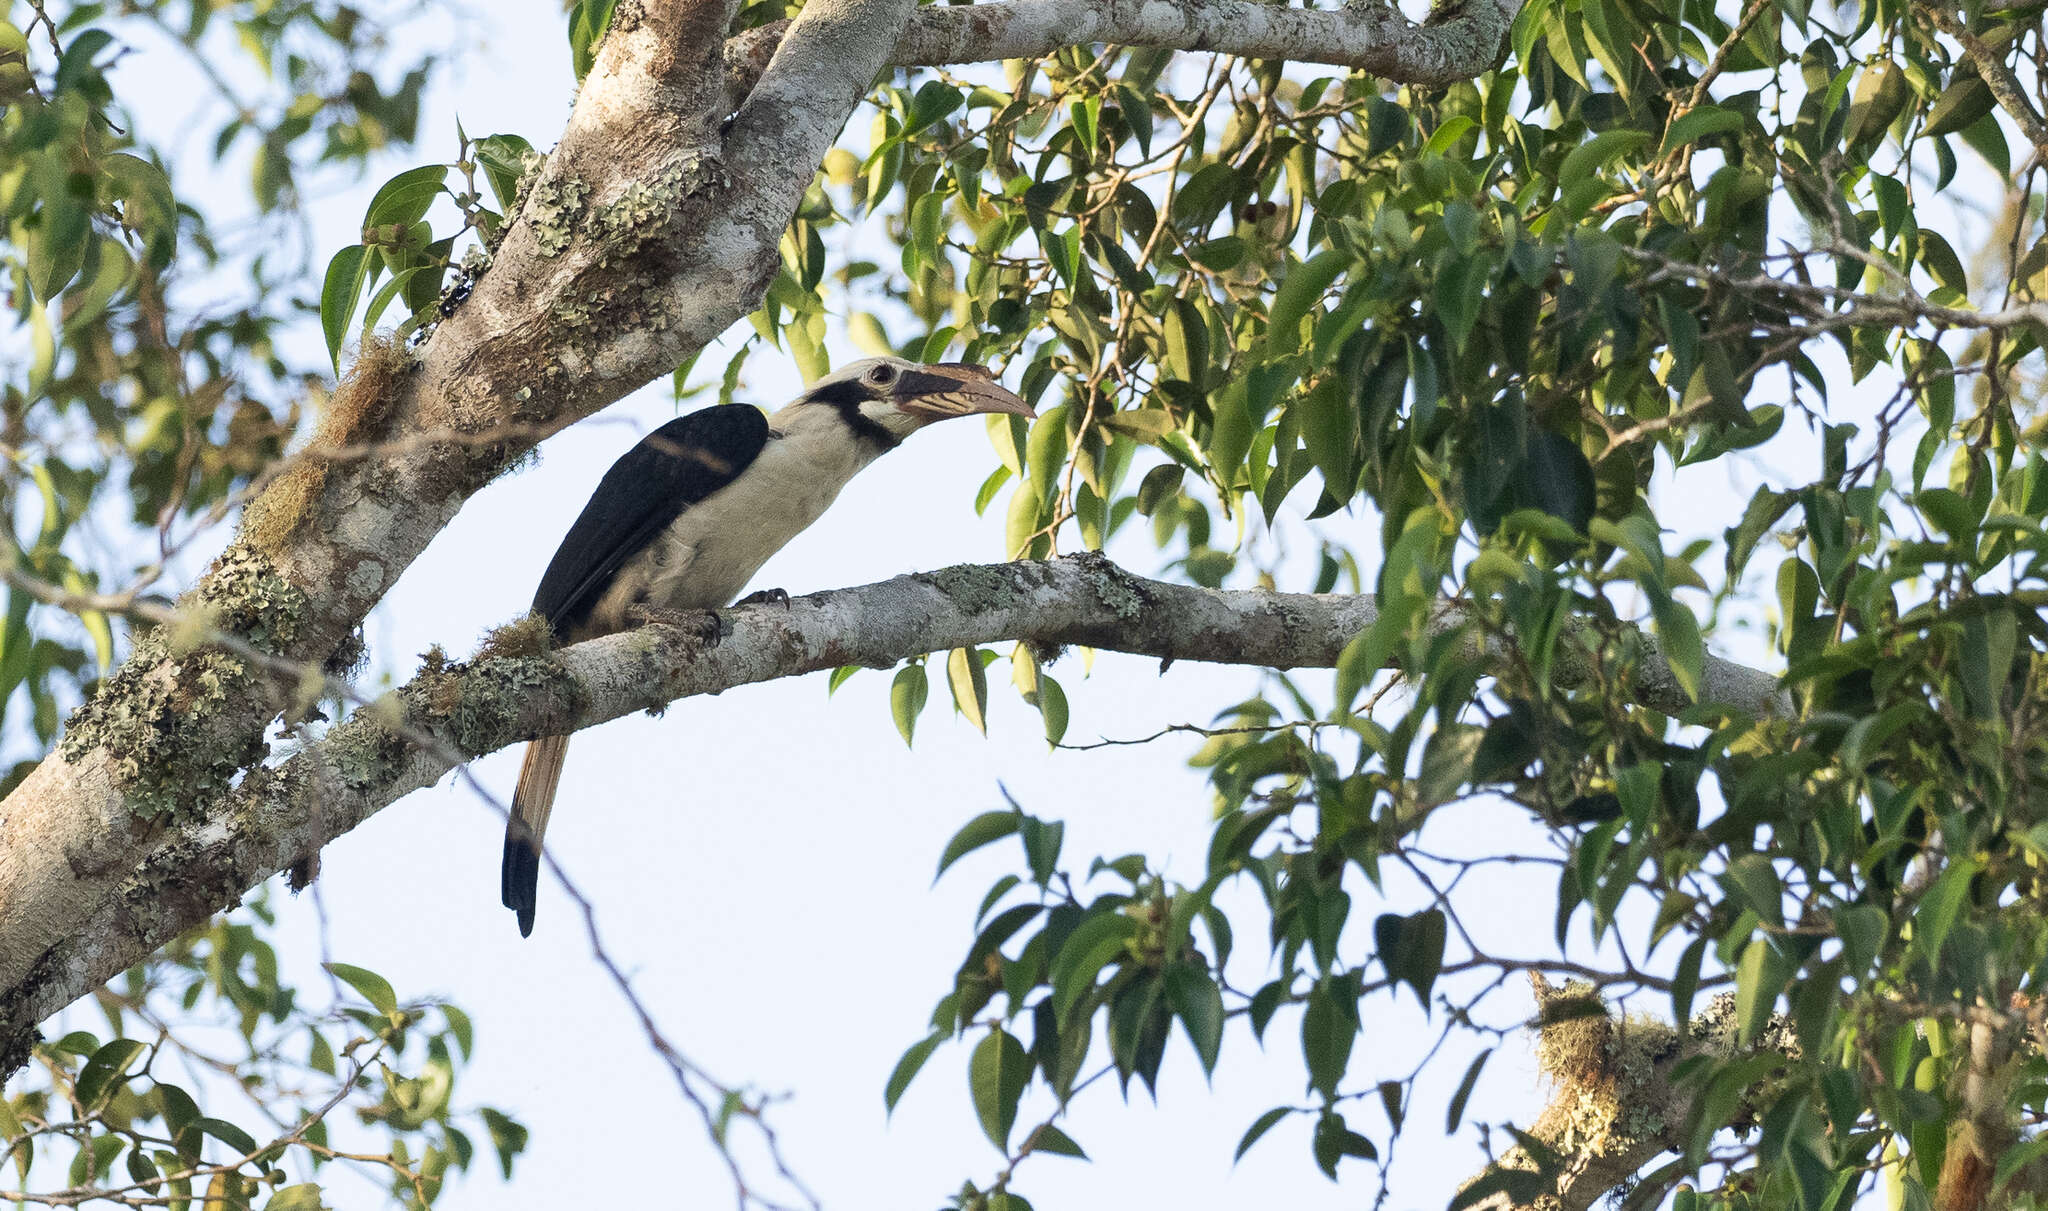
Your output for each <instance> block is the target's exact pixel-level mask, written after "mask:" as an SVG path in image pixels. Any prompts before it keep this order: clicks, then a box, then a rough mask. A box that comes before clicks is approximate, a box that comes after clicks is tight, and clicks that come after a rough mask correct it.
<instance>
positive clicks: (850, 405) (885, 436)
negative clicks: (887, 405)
mask: <svg viewBox="0 0 2048 1211" xmlns="http://www.w3.org/2000/svg"><path fill="white" fill-rule="evenodd" d="M833 404H834V406H835V408H836V409H837V411H838V413H839V419H841V420H843V421H845V422H846V427H847V428H849V429H851V430H853V435H854V436H855V437H857V438H860V439H861V440H863V441H870V442H873V443H874V444H876V445H878V446H880V447H881V448H882V449H884V450H894V449H895V448H896V447H898V446H900V445H902V444H903V439H902V438H900V437H898V436H896V435H895V434H894V433H891V432H889V431H888V430H887V429H885V428H883V427H882V426H881V424H880V422H878V421H876V420H875V418H873V417H871V416H869V415H868V414H867V413H865V412H862V411H861V410H860V401H858V400H855V401H851V402H841V401H838V400H834V401H833Z"/></svg>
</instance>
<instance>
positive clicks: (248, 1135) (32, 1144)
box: [0, 903, 526, 1209]
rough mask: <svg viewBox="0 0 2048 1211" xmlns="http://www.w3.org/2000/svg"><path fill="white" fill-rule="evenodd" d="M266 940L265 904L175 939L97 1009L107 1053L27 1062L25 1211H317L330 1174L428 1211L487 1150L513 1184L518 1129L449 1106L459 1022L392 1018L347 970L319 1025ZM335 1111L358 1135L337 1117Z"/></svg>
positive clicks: (19, 1150)
mask: <svg viewBox="0 0 2048 1211" xmlns="http://www.w3.org/2000/svg"><path fill="white" fill-rule="evenodd" d="M271 923H272V918H271V916H270V913H269V911H268V909H267V907H266V906H265V905H263V904H261V903H259V904H257V905H256V906H255V908H254V912H253V914H252V920H251V921H250V922H249V923H247V924H231V923H229V922H227V921H225V920H222V921H216V922H215V923H213V924H212V925H210V926H209V927H208V928H206V929H204V930H201V931H199V932H197V933H194V934H189V935H187V936H185V937H184V938H181V939H179V940H178V941H177V942H176V943H174V944H172V945H171V946H169V947H167V948H165V950H164V951H162V952H160V953H159V954H158V955H157V956H155V957H154V958H153V959H152V960H151V962H150V964H149V965H148V967H147V968H137V969H134V970H131V971H130V972H128V974H127V975H126V976H124V977H123V978H122V979H121V980H119V981H116V982H115V983H114V984H113V985H110V986H109V987H107V988H104V989H102V990H100V992H99V993H98V994H97V995H96V997H95V1000H96V1002H97V1007H98V1009H99V1011H100V1013H101V1015H102V1016H103V1017H104V1019H105V1022H106V1037H104V1038H103V1037H102V1036H101V1035H99V1034H98V1033H95V1032H92V1031H87V1030H74V1031H72V1032H70V1033H69V1034H66V1035H65V1036H64V1037H62V1038H60V1039H57V1040H55V1041H54V1042H51V1043H49V1044H46V1045H44V1046H42V1047H39V1048H37V1051H36V1064H37V1068H38V1073H37V1075H38V1078H39V1080H38V1083H37V1085H36V1086H35V1087H31V1088H27V1089H24V1090H23V1091H21V1092H19V1093H17V1094H15V1095H14V1096H12V1097H10V1098H7V1099H4V1100H0V1135H4V1137H5V1138H6V1140H7V1141H8V1143H9V1147H8V1149H7V1151H6V1154H5V1155H6V1159H7V1160H8V1161H9V1162H11V1165H12V1169H13V1174H12V1176H13V1178H14V1179H16V1180H17V1181H18V1183H19V1187H18V1188H19V1190H20V1191H21V1194H22V1196H24V1197H25V1198H26V1199H27V1200H29V1201H37V1195H38V1194H39V1193H42V1192H45V1191H49V1190H52V1189H62V1190H65V1191H68V1192H71V1193H72V1194H74V1195H77V1194H84V1195H86V1196H88V1197H91V1198H95V1199H121V1200H146V1201H149V1202H152V1203H168V1204H170V1205H185V1204H188V1203H189V1202H190V1201H191V1200H192V1199H194V1198H195V1197H197V1198H202V1199H204V1200H207V1201H208V1203H209V1205H212V1204H216V1203H217V1204H218V1205H221V1206H253V1205H255V1200H256V1199H258V1198H259V1197H263V1198H264V1200H265V1201H264V1203H263V1205H264V1206H266V1207H272V1208H282V1209H289V1208H314V1207H319V1206H321V1205H323V1204H322V1201H321V1199H322V1193H321V1191H322V1185H321V1183H322V1181H324V1180H325V1177H326V1174H327V1172H328V1171H329V1170H330V1168H331V1167H333V1166H336V1165H340V1166H344V1167H353V1168H358V1169H361V1170H364V1171H366V1172H368V1173H369V1174H370V1175H372V1176H373V1177H376V1178H381V1179H382V1184H384V1185H385V1186H386V1187H387V1188H388V1189H389V1190H390V1192H391V1198H392V1201H394V1202H395V1203H398V1204H400V1205H403V1206H407V1207H417V1208H424V1207H426V1206H428V1205H430V1204H432V1203H433V1202H434V1200H435V1198H436V1197H437V1196H438V1195H439V1194H440V1192H441V1188H442V1185H443V1183H444V1181H445V1180H446V1176H447V1174H448V1172H449V1170H450V1169H451V1168H453V1169H455V1170H458V1171H459V1170H466V1169H468V1168H469V1167H470V1165H471V1164H472V1162H474V1161H475V1160H476V1159H477V1154H478V1150H479V1141H480V1140H481V1142H482V1144H483V1145H485V1146H488V1147H489V1149H490V1150H491V1152H492V1153H493V1154H495V1156H496V1159H497V1163H498V1164H499V1165H500V1166H501V1167H502V1169H503V1171H504V1172H505V1174H506V1175H507V1176H509V1175H510V1174H511V1170H512V1162H513V1159H514V1158H515V1157H516V1156H517V1155H518V1154H519V1152H520V1151H521V1150H522V1149H523V1148H524V1147H525V1140H526V1131H525V1128H523V1127H521V1126H520V1125H519V1124H518V1123H517V1122H516V1121H515V1120H513V1119H512V1118H511V1117H509V1116H508V1115H505V1114H503V1113H502V1112H500V1111H497V1110H493V1109H490V1108H488V1107H486V1108H483V1109H481V1110H477V1111H465V1110H462V1109H460V1108H459V1107H458V1104H457V1103H456V1101H455V1094H456V1086H457V1082H458V1079H459V1077H460V1076H461V1074H462V1071H463V1069H464V1068H465V1067H466V1066H467V1064H468V1063H469V1061H470V1055H471V1052H472V1050H473V1048H474V1046H475V1036H474V1029H473V1027H472V1026H471V1024H470V1020H469V1016H468V1015H467V1014H465V1013H463V1012H462V1011H461V1010H459V1009H457V1008H456V1007H455V1006H453V1005H449V1004H445V1003H431V1002H430V1003H402V1002H400V1001H399V1000H398V998H397V997H396V995H395V994H394V993H393V991H392V989H391V986H390V985H389V984H388V983H386V982H385V981H384V979H383V978H382V977H381V976H378V975H377V974H376V973H375V972H372V971H368V970H365V969H362V968H358V967H350V966H347V965H344V964H340V963H333V964H329V965H328V969H329V971H330V972H331V973H332V974H333V975H334V977H335V978H336V980H337V981H338V982H337V983H336V984H335V985H334V991H335V994H336V995H335V998H334V1003H333V1006H332V1007H331V1008H327V1009H315V1008H311V1007H309V1006H308V1005H306V1004H305V1003H304V1002H305V1001H306V999H307V998H306V996H305V992H306V990H304V989H301V988H297V987H294V986H292V985H290V984H287V983H284V982H282V981H280V980H279V978H278V966H279V965H278V955H277V953H276V951H275V950H274V949H273V947H272V946H271V944H270V943H269V942H267V941H265V940H264V939H263V937H262V936H261V933H260V930H261V929H262V928H263V927H264V926H267V925H269V924H271ZM344 985H346V987H345V988H344ZM202 1005H203V1006H205V1007H207V1008H204V1009H202V1008H201V1007H202ZM220 1039H227V1040H232V1042H231V1043H226V1044H223V1043H220V1042H217V1041H216V1040H220ZM174 1078H175V1079H174ZM224 1084H240V1085H242V1086H243V1087H245V1088H247V1089H249V1090H251V1091H261V1090H272V1091H274V1092H273V1093H272V1094H271V1095H270V1096H268V1097H265V1098H260V1099H259V1101H258V1104H259V1106H263V1107H265V1108H266V1109H268V1110H269V1112H270V1114H271V1115H272V1116H273V1118H274V1120H275V1121H274V1122H271V1123H268V1124H265V1125H263V1126H259V1127H257V1128H256V1129H255V1130H254V1131H252V1130H250V1129H249V1128H248V1127H245V1126H242V1125H238V1124H237V1123H236V1122H234V1121H232V1120H231V1119H228V1118H224V1117H219V1116H218V1112H213V1111H209V1110H208V1109H206V1108H204V1107H205V1106H211V1105H214V1104H218V1103H221V1102H224V1101H225V1100H226V1099H225V1098H224V1097H223V1096H222V1093H223V1089H222V1086H223V1085H224ZM345 1101H354V1102H356V1103H357V1105H356V1108H355V1114H354V1118H355V1120H356V1123H355V1124H350V1123H348V1122H346V1121H340V1120H337V1119H336V1118H335V1117H334V1116H333V1115H332V1113H331V1112H332V1111H333V1110H334V1109H335V1108H336V1107H337V1106H339V1105H341V1104H342V1103H343V1102H345ZM366 1137H367V1138H368V1139H371V1140H380V1141H381V1142H379V1143H376V1144H373V1145H366V1144H365V1143H364V1142H363V1141H364V1139H365V1138H366ZM259 1140H261V1142H259ZM378 1148H381V1149H382V1150H381V1151H375V1150H374V1149H378ZM60 1174H61V1177H59V1176H57V1175H60Z"/></svg>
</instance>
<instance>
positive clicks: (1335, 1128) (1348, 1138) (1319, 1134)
mask: <svg viewBox="0 0 2048 1211" xmlns="http://www.w3.org/2000/svg"><path fill="white" fill-rule="evenodd" d="M1310 1150H1311V1151H1312V1152H1313V1153H1314V1154H1315V1158H1316V1167H1317V1168H1319V1169H1321V1170H1322V1171H1323V1176H1324V1177H1327V1178H1329V1179H1330V1180H1331V1181H1333V1182H1334V1181H1336V1180H1337V1162H1339V1161H1341V1160H1343V1159H1344V1158H1345V1157H1357V1158H1358V1159H1360V1160H1367V1161H1374V1160H1378V1159H1379V1156H1380V1152H1379V1149H1378V1148H1375V1147H1373V1143H1372V1141H1371V1140H1369V1139H1367V1138H1365V1137H1364V1136H1362V1135H1360V1134H1358V1133H1357V1132H1356V1131H1353V1130H1352V1129H1351V1128H1350V1127H1348V1126H1346V1125H1345V1122H1344V1116H1343V1115H1341V1114H1338V1113H1337V1112H1336V1111H1334V1110H1325V1111H1324V1112H1323V1116H1322V1117H1321V1118H1319V1119H1317V1120H1316V1134H1315V1138H1314V1139H1313V1140H1312V1141H1311V1143H1310Z"/></svg>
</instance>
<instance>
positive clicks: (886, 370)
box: [868, 362, 896, 387]
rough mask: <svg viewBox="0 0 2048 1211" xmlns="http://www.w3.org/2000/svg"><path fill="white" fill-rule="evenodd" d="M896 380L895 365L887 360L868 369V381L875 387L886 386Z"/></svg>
mask: <svg viewBox="0 0 2048 1211" xmlns="http://www.w3.org/2000/svg"><path fill="white" fill-rule="evenodd" d="M895 380H896V367H894V366H891V365H890V364H889V363H887V362H883V363H882V364H881V365H879V366H876V367H875V368H874V369H873V370H870V371H868V381H869V382H871V383H873V384H874V385H875V386H877V387H886V386H888V385H889V384H890V383H892V382H894V381H895Z"/></svg>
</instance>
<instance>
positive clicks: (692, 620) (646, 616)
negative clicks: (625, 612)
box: [633, 606, 723, 648]
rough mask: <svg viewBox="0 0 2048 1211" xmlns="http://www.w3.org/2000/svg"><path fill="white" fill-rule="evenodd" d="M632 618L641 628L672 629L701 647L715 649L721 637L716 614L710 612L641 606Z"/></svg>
mask: <svg viewBox="0 0 2048 1211" xmlns="http://www.w3.org/2000/svg"><path fill="white" fill-rule="evenodd" d="M633 617H634V618H636V619H638V620H639V622H640V624H641V625H642V626H648V625H652V626H662V627H674V628H675V629H676V630H678V631H681V632H683V633H684V634H685V635H688V636H689V637H690V638H692V639H694V640H696V641H697V643H698V644H699V645H700V646H702V647H707V648H715V647H717V646H718V641H719V639H720V638H721V637H722V634H723V632H722V630H721V626H720V622H719V618H718V614H717V613H716V612H715V611H712V610H669V609H663V608H662V607H660V606H641V607H640V608H639V609H637V610H635V611H633Z"/></svg>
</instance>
